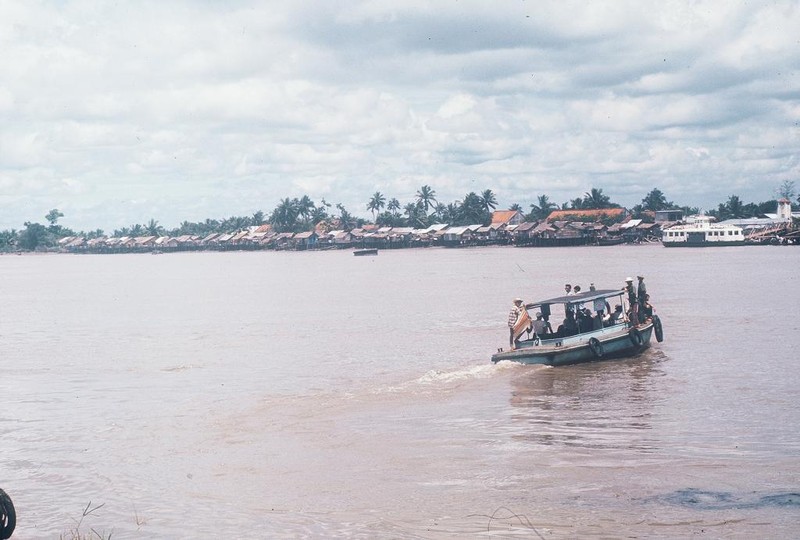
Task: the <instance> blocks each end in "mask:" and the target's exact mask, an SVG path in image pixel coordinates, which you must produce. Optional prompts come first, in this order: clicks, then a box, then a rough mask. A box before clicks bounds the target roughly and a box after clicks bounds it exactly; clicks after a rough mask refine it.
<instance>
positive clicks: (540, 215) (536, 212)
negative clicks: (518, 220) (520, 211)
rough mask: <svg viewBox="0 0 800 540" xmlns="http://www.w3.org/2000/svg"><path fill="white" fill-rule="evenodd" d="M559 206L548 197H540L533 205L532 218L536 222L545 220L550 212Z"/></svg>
mask: <svg viewBox="0 0 800 540" xmlns="http://www.w3.org/2000/svg"><path fill="white" fill-rule="evenodd" d="M557 208H558V205H557V204H556V203H554V202H553V201H551V200H550V197H548V196H547V195H539V197H538V198H537V199H536V203H535V204H532V205H531V213H530V217H531V219H534V220H540V219H545V218H546V217H547V216H549V215H550V212H552V211H553V210H556V209H557Z"/></svg>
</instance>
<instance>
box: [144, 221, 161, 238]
mask: <svg viewBox="0 0 800 540" xmlns="http://www.w3.org/2000/svg"><path fill="white" fill-rule="evenodd" d="M145 231H146V232H147V234H149V235H150V236H161V235H162V234H163V233H164V227H162V226H161V225H159V224H158V221H156V220H154V219H151V220H150V221H149V222H148V223H147V225H146V226H145Z"/></svg>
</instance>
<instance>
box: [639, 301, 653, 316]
mask: <svg viewBox="0 0 800 540" xmlns="http://www.w3.org/2000/svg"><path fill="white" fill-rule="evenodd" d="M639 316H640V317H641V318H642V319H643V320H644V322H647V321H651V320H653V306H652V305H650V295H649V294H645V295H644V303H643V304H642V305H641V306H640V307H639Z"/></svg>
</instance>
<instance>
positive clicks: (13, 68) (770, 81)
mask: <svg viewBox="0 0 800 540" xmlns="http://www.w3.org/2000/svg"><path fill="white" fill-rule="evenodd" d="M798 27H800V8H798V6H797V4H796V3H795V2H791V1H779V2H775V3H771V4H755V5H753V4H740V3H729V2H719V1H699V2H692V3H686V2H678V1H675V2H633V1H631V2H616V3H611V4H609V3H589V4H586V3H585V2H566V3H565V2H534V3H531V2H520V3H514V4H507V5H504V6H503V8H502V9H499V8H498V6H497V5H495V4H491V3H486V2H478V1H466V2H463V1H462V2H453V3H433V4H431V3H430V2H421V1H403V2H397V1H392V2H389V1H388V0H381V1H363V2H352V3H344V4H341V3H319V2H313V3H309V2H270V3H269V4H263V3H260V2H252V3H251V2H248V1H243V2H237V3H234V4H218V3H204V2H195V3H172V2H168V3H161V2H144V3H137V4H128V3H121V4H120V3H118V4H109V3H101V2H96V1H93V0H73V1H67V2H57V3H53V2H45V1H40V2H37V1H32V2H28V1H24V2H23V1H21V0H20V1H10V2H3V3H2V4H0V46H2V47H3V51H4V54H3V55H2V56H0V74H1V75H0V122H2V126H3V129H2V131H0V189H2V193H0V216H2V218H0V228H12V227H14V228H19V227H20V226H21V224H22V223H23V222H24V221H28V220H41V219H42V217H43V215H44V213H46V212H47V211H48V210H49V209H50V208H53V207H58V208H59V209H61V210H62V211H63V212H64V213H65V218H63V219H62V221H63V222H64V224H65V225H68V226H72V227H74V228H79V229H80V228H84V229H87V230H88V229H94V228H97V227H100V228H104V229H107V230H113V229H114V228H118V227H121V226H124V225H130V224H131V223H133V222H143V221H146V220H148V219H150V218H154V219H157V220H158V221H159V222H161V223H162V224H164V225H167V226H175V225H177V224H178V223H179V222H181V221H183V220H199V219H205V218H207V217H220V216H225V215H231V214H248V213H252V212H254V211H255V210H257V209H262V210H264V211H266V212H269V211H270V210H271V209H272V208H273V207H274V206H275V204H276V203H277V202H278V200H279V199H280V198H282V197H287V196H289V197H295V196H302V195H303V194H306V193H307V194H308V195H310V196H311V197H312V198H315V199H317V200H318V199H319V198H320V197H323V196H324V197H326V199H327V200H329V202H343V203H344V204H345V205H346V206H347V207H348V208H349V209H351V211H354V212H356V213H361V214H363V215H367V213H366V211H365V209H364V205H365V204H366V201H367V199H368V198H369V196H370V195H371V193H373V192H374V191H375V190H376V189H380V190H381V191H382V192H384V193H385V194H386V196H387V197H397V198H399V199H401V202H407V201H408V200H409V199H410V198H412V197H413V195H414V193H415V191H416V190H417V189H418V188H419V186H421V185H422V184H428V185H431V186H432V187H433V188H434V189H435V190H436V191H437V194H438V198H439V199H440V200H441V201H443V202H450V201H452V200H455V199H459V198H461V197H463V195H464V194H465V193H467V192H469V191H481V190H483V189H486V188H491V189H493V190H494V191H495V192H496V193H497V194H498V197H499V198H500V203H501V204H510V203H512V202H519V203H522V204H527V203H529V202H532V201H533V200H534V198H535V196H536V195H539V194H548V195H549V196H550V197H551V198H552V199H554V200H556V201H559V202H561V201H564V200H568V199H570V198H574V197H577V196H580V195H582V193H583V192H584V191H587V190H588V189H590V188H591V187H601V188H603V189H604V192H605V193H607V194H609V195H610V196H611V197H612V199H614V200H616V201H617V202H620V203H622V204H629V205H632V204H635V203H637V202H639V201H640V200H641V198H642V197H643V196H644V195H645V194H646V192H647V191H649V190H650V189H652V188H653V187H659V188H660V189H662V190H663V191H664V192H665V194H666V195H667V197H668V198H670V199H672V200H675V201H676V202H681V203H684V204H692V205H697V206H702V207H710V206H714V205H715V204H716V203H717V202H720V201H722V200H724V199H726V198H727V196H728V195H730V194H731V190H732V189H734V188H735V189H737V190H739V193H738V194H739V195H740V196H741V197H742V198H743V199H745V200H762V199H767V198H769V197H771V196H772V192H773V189H774V187H773V184H774V185H777V184H779V183H780V182H781V181H782V180H784V179H787V178H789V179H792V178H796V177H797V175H798V172H800V164H799V163H798V157H797V152H796V147H797V137H798V134H800V127H798V121H799V119H800V106H798V104H797V103H798V101H797V96H798V94H799V93H800V80H798V79H797V76H796V73H797V71H798V68H800V56H799V55H798V54H797V46H798V44H797V36H796V34H797V32H796V29H797V28H798ZM132 201H137V202H136V203H133V202H132Z"/></svg>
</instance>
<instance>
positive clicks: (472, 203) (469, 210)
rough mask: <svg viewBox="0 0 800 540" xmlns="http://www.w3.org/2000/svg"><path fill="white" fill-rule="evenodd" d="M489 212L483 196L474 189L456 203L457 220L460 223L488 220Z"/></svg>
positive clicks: (468, 223)
mask: <svg viewBox="0 0 800 540" xmlns="http://www.w3.org/2000/svg"><path fill="white" fill-rule="evenodd" d="M490 217H491V216H490V214H489V212H488V211H487V210H486V209H485V207H484V204H483V198H482V197H481V196H480V195H478V194H476V193H475V192H474V191H471V192H469V193H467V194H466V195H465V196H464V200H463V201H462V202H461V203H460V204H459V205H458V222H459V224H461V225H475V224H478V223H485V222H488V221H489V219H490Z"/></svg>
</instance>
